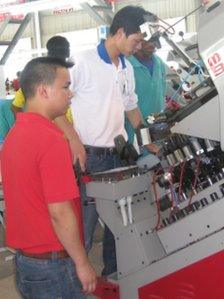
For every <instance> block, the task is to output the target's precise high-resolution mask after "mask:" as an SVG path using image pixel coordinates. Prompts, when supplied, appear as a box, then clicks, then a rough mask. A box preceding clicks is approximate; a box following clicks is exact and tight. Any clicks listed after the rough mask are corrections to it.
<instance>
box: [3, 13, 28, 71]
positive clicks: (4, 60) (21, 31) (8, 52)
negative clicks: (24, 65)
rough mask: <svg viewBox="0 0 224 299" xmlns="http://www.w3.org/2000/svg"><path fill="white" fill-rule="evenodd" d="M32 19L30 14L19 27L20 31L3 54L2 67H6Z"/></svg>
mask: <svg viewBox="0 0 224 299" xmlns="http://www.w3.org/2000/svg"><path fill="white" fill-rule="evenodd" d="M31 18H32V14H31V13H29V14H27V15H26V16H25V18H24V19H23V21H22V23H21V25H20V26H19V28H18V30H17V31H16V34H15V35H14V36H13V39H12V40H11V43H10V45H9V46H8V48H7V49H6V51H5V53H4V54H3V56H2V59H1V60H0V65H4V64H5V63H6V61H7V59H8V58H9V55H10V54H11V53H12V51H13V49H14V48H15V46H16V44H17V42H18V40H19V39H20V38H21V36H22V35H23V32H24V30H25V29H26V26H27V25H28V23H29V22H30V20H31Z"/></svg>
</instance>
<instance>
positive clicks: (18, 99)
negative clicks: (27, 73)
mask: <svg viewBox="0 0 224 299" xmlns="http://www.w3.org/2000/svg"><path fill="white" fill-rule="evenodd" d="M12 104H13V106H15V107H17V108H23V107H24V105H25V98H24V95H23V92H22V89H21V88H20V89H19V90H18V91H17V92H16V93H15V99H14V100H13V102H12Z"/></svg>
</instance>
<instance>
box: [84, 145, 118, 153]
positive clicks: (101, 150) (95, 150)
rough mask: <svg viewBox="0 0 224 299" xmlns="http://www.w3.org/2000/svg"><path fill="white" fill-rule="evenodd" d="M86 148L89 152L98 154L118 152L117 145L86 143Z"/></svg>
mask: <svg viewBox="0 0 224 299" xmlns="http://www.w3.org/2000/svg"><path fill="white" fill-rule="evenodd" d="M85 150H86V153H87V154H93V155H97V156H101V155H116V154H117V150H116V148H115V147H99V146H90V145H85Z"/></svg>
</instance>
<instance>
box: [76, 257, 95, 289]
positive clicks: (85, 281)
mask: <svg viewBox="0 0 224 299" xmlns="http://www.w3.org/2000/svg"><path fill="white" fill-rule="evenodd" d="M76 272H77V275H78V278H79V280H80V282H81V284H82V288H83V292H84V293H85V294H90V293H93V292H94V291H95V289H96V284H97V276H96V272H95V270H94V269H93V267H92V266H91V264H90V263H89V262H87V263H85V264H84V265H82V266H77V267H76Z"/></svg>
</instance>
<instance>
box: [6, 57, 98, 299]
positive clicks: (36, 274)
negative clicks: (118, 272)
mask: <svg viewBox="0 0 224 299" xmlns="http://www.w3.org/2000/svg"><path fill="white" fill-rule="evenodd" d="M67 67H68V64H67V63H66V62H63V61H61V60H58V59H56V58H51V57H41V58H35V59H33V60H31V61H30V62H29V63H28V64H27V65H26V67H25V69H24V70H23V72H22V75H21V80H20V84H21V88H22V91H23V93H24V95H25V98H26V101H27V107H26V112H25V113H20V114H18V117H17V120H16V123H15V125H14V127H13V128H12V130H11V131H10V132H9V134H8V136H7V138H6V140H5V143H4V146H3V150H2V176H3V190H4V197H5V205H6V242H7V245H8V246H10V247H12V248H15V249H16V250H17V253H16V260H15V261H16V280H17V286H18V288H19V290H20V292H21V294H22V297H23V298H29V299H35V298H37V299H41V298H45V299H56V298H62V299H67V298H69V299H70V298H71V299H73V298H78V299H81V298H85V293H91V292H92V291H94V289H95V287H96V274H95V271H94V270H93V268H92V266H91V265H90V263H89V261H88V258H87V255H86V252H85V250H84V247H83V244H82V241H81V238H80V231H79V225H78V222H79V217H80V211H79V209H78V206H79V200H80V199H79V191H78V188H77V185H76V178H75V176H74V172H73V169H72V156H71V152H70V149H69V145H68V142H67V140H66V139H65V137H64V135H63V133H62V131H61V130H60V129H58V128H57V127H56V126H55V124H54V123H53V122H52V120H53V119H54V118H55V117H57V116H60V115H62V114H64V113H65V112H66V110H67V108H68V106H69V104H70V100H71V97H72V94H71V92H70V90H69V85H70V77H69V72H68V70H67ZM15 151H16V155H15Z"/></svg>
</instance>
